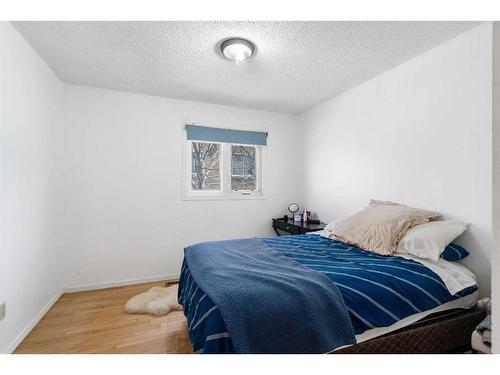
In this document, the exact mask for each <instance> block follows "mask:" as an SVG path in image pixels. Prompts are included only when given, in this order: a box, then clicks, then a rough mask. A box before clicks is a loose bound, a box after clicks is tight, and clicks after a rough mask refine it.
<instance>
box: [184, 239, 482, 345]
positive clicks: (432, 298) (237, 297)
mask: <svg viewBox="0 0 500 375" xmlns="http://www.w3.org/2000/svg"><path fill="white" fill-rule="evenodd" d="M243 244H244V246H247V247H246V248H245V249H243V250H242V251H238V247H240V246H241V243H240V242H237V241H236V242H234V241H233V242H231V241H219V242H210V243H202V244H198V245H196V246H197V247H196V249H191V247H188V248H186V251H185V258H184V262H183V265H182V269H181V276H180V280H179V296H178V298H179V303H181V304H182V305H183V307H184V314H185V316H186V318H187V321H188V334H189V338H190V340H191V343H192V346H193V352H195V353H326V352H333V353H359V352H365V353H366V352H384V348H385V352H423V351H426V350H425V345H424V346H422V345H420V346H418V345H416V344H415V342H416V341H418V340H420V341H421V340H422V338H423V337H429V335H430V334H431V333H432V332H434V334H438V333H441V334H442V333H443V332H444V331H443V330H444V329H447V330H448V331H456V330H457V328H458V330H460V332H464V331H467V330H468V329H469V326H470V330H471V332H472V330H473V325H474V324H475V322H476V321H479V320H480V319H481V317H482V313H481V312H480V311H477V310H474V309H473V307H474V306H475V305H476V301H477V289H478V288H477V285H476V279H475V277H474V275H473V274H472V273H471V272H470V271H468V270H467V269H466V268H465V267H464V266H462V265H460V264H459V263H456V262H447V261H445V260H440V261H438V262H431V261H428V260H422V259H418V258H415V257H412V256H411V255H404V256H392V257H386V256H381V255H378V254H375V253H372V252H368V251H364V250H362V249H359V248H357V247H354V246H352V245H347V244H345V243H343V242H340V241H336V240H334V239H330V238H326V237H323V236H321V235H311V234H309V235H296V236H284V237H272V238H261V239H251V240H250V239H249V240H247V241H246V242H244V243H243ZM254 247H259V248H260V251H261V252H260V253H258V254H257V255H256V257H255V258H252V257H251V255H248V257H247V254H248V253H251V252H252V251H253V250H252V249H253V248H254ZM223 248H224V249H225V251H219V249H223ZM195 250H196V251H195ZM192 253H197V254H199V256H202V257H203V258H202V260H201V262H198V263H199V264H198V265H197V261H195V260H193V257H192V255H190V254H192ZM219 253H222V254H225V255H224V256H225V257H226V258H224V260H223V261H222V262H221V259H216V260H215V261H214V262H215V263H214V264H213V266H212V267H209V266H208V265H207V264H205V263H206V262H208V259H211V258H212V257H213V256H214V255H215V254H217V255H218V254H219ZM235 254H238V255H237V256H236V255H235ZM263 254H264V255H265V256H267V254H272V257H271V258H270V259H267V260H266V262H267V263H274V264H275V266H272V265H270V267H269V268H268V269H267V270H266V271H265V272H264V271H262V272H261V268H260V267H261V265H258V267H255V268H254V270H253V271H251V272H250V273H251V275H250V276H251V277H250V278H249V280H251V281H253V282H255V284H256V285H258V284H259V283H260V282H262V285H264V288H265V293H268V294H270V295H272V294H273V293H274V296H279V295H280V294H281V293H284V294H286V293H287V292H288V290H287V289H286V288H285V289H282V284H279V283H278V284H277V286H274V285H273V282H272V281H269V282H267V281H265V280H268V277H269V280H272V279H273V277H274V278H281V279H282V278H283V277H284V276H283V274H282V273H281V271H280V272H274V269H277V270H278V269H279V266H280V265H281V262H288V263H286V264H287V265H289V266H291V267H296V268H293V269H292V274H293V275H296V276H293V277H294V278H296V280H297V282H296V283H295V284H297V285H295V286H294V287H295V288H296V289H297V290H299V291H300V290H301V289H305V290H306V291H307V293H304V295H303V296H302V297H301V298H303V300H300V301H299V302H297V303H296V304H290V302H287V303H288V305H286V304H283V305H282V306H275V304H276V305H277V304H279V301H276V300H279V299H280V298H276V300H273V301H270V299H268V300H266V299H265V297H262V298H263V300H264V301H266V303H260V300H259V299H258V297H255V294H258V293H252V291H251V289H252V288H253V287H252V285H253V284H252V283H251V282H250V283H247V284H242V285H244V287H242V288H239V289H238V288H235V287H233V285H234V284H238V283H239V280H238V277H239V276H238V275H239V273H238V272H237V271H234V272H233V271H232V270H233V269H234V270H237V268H238V267H237V265H238V264H237V263H235V264H236V266H235V265H234V264H231V262H232V261H234V259H237V262H240V261H241V259H240V258H245V259H244V261H247V262H250V263H248V264H252V265H253V263H255V262H257V263H258V262H259V259H260V257H262V255H263ZM257 257H258V258H257ZM247 258H248V259H247ZM217 262H219V264H221V263H224V264H226V263H228V262H229V263H228V264H229V265H228V266H227V268H224V267H222V266H216V263H217ZM200 264H201V265H200ZM195 265H196V267H195ZM273 267H274V268H273ZM264 268H265V267H264ZM302 272H304V275H305V276H304V277H302ZM214 275H215V276H216V277H218V279H217V278H216V279H213V280H204V279H205V278H206V277H207V276H214ZM245 277H246V275H244V276H243V278H245ZM290 277H292V276H290V275H286V278H287V280H288V281H289V280H290ZM311 277H312V278H314V279H315V283H313V284H314V285H312V287H313V288H312V289H311V287H308V286H302V283H305V281H304V280H305V279H309V278H311ZM214 280H218V281H216V282H215V281H214ZM263 280H264V281H263ZM268 284H269V285H268ZM288 284H290V283H289V282H288V283H287V284H286V287H287V288H288V287H290V285H288ZM318 285H320V286H318ZM325 285H328V286H329V288H331V289H332V290H337V291H338V292H340V293H339V295H337V296H335V295H333V297H332V296H330V295H328V294H325V295H326V297H323V295H321V297H318V296H317V295H315V294H314V293H315V290H314V288H317V289H321V287H323V288H324V287H325ZM292 287H293V286H292ZM214 288H215V289H217V288H218V289H219V291H218V292H219V294H217V293H216V292H214V291H213V289H214ZM256 288H257V286H256ZM273 288H275V289H273ZM308 288H309V289H308ZM259 293H260V291H259ZM325 293H326V292H325ZM252 295H253V296H254V297H253V298H254V299H253V300H251V298H252ZM221 296H222V297H221ZM249 298H250V299H249ZM255 298H257V299H255ZM328 298H335V299H336V301H338V303H339V304H340V305H341V307H340V308H339V307H338V306H337V307H336V310H332V311H333V312H332V313H331V314H330V313H325V311H328V310H321V311H320V313H319V314H317V316H316V317H315V319H318V316H319V317H320V318H325V319H326V317H325V316H327V315H328V317H327V318H328V319H330V320H328V321H326V322H324V324H328V325H330V326H332V325H333V326H335V327H334V329H333V330H332V332H329V334H330V336H328V337H323V336H322V337H320V338H319V339H318V340H324V342H325V344H324V345H322V346H319V345H315V341H314V340H313V341H311V342H307V337H309V336H310V333H311V334H313V333H314V334H315V333H317V332H318V331H321V332H323V331H326V330H328V329H329V327H328V329H325V328H319V327H325V326H321V325H315V322H314V321H313V322H312V323H311V321H309V320H308V316H309V315H311V314H312V315H314V314H315V313H317V311H316V310H317V309H322V308H329V306H326V307H325V306H323V305H327V304H325V303H323V301H324V300H327V299H328ZM307 299H313V301H312V302H311V301H307ZM214 300H215V301H220V305H219V304H218V303H216V302H214ZM245 301H246V302H245ZM249 301H250V302H249ZM329 301H332V300H329ZM309 302H311V306H316V307H315V308H314V311H313V310H311V309H310V306H309V305H307V304H308V303H309ZM328 304H332V303H331V302H329V303H328ZM292 305H298V306H292ZM222 306H224V308H222ZM245 306H246V307H245ZM239 308H242V309H243V310H242V311H237V312H236V313H234V311H232V310H237V309H239ZM245 308H246V309H247V310H246V311H245V310H244V309H245ZM294 308H297V311H298V313H300V312H301V311H307V316H305V315H306V314H302V315H297V314H296V315H294V314H293V313H294V311H290V310H293V309H294ZM257 310H258V311H257ZM342 310H344V311H345V313H346V316H347V319H346V320H342ZM231 314H233V315H231ZM443 314H445V315H443ZM446 314H448V315H446ZM234 315H236V318H235V317H234ZM332 317H333V320H332ZM238 319H239V320H238ZM273 319H274V320H273ZM287 319H289V320H290V321H289V322H286V320H287ZM445 323H446V324H445ZM266 324H268V325H267V326H266ZM271 324H272V325H271ZM277 324H278V325H280V324H283V327H287V328H286V329H285V328H283V329H282V331H281V332H280V333H279V335H277V334H276V332H271V330H270V327H273V328H274V327H275V326H276V325H277ZM240 325H241V326H246V327H247V330H246V332H243V333H242V332H241V331H242V330H241V329H240ZM303 325H305V326H306V327H303ZM248 327H250V328H248ZM346 327H347V328H346ZM350 329H352V338H349V330H350ZM259 330H263V332H262V333H261V332H258V333H259V334H260V336H259V335H257V334H255V332H254V331H259ZM248 331H250V332H248ZM321 332H320V333H318V334H321ZM266 333H268V334H267V335H266ZM271 333H272V334H271ZM242 335H243V336H245V335H248V337H244V338H243V339H242V338H241V336H242ZM252 335H253V336H252ZM335 335H337V336H339V337H341V338H342V339H339V340H337V337H336V336H335ZM412 335H413V336H412ZM466 335H467V333H465V336H466ZM275 336H279V337H278V338H276V337H275ZM408 337H413V341H412V342H408V345H409V346H412V347H413V351H411V350H410V349H408V351H405V350H402V348H403V347H404V345H402V344H401V343H402V342H404V340H405V338H408ZM463 337H464V335H463V334H462V336H460V338H456V337H455V338H453V340H454V342H449V343H445V344H446V345H440V348H443V351H449V350H450V349H452V348H454V346H457V345H458V343H459V342H460V343H462V342H463V340H464V339H463ZM391 339H392V341H391ZM396 339H397V340H399V345H398V348H399V350H395V349H394V350H389V349H388V348H390V347H391V345H390V344H391V342H392V343H394V342H395V341H394V340H396ZM245 340H247V341H249V340H250V341H252V340H254V341H255V340H261V341H265V342H268V341H270V340H271V341H272V340H275V342H276V343H277V344H276V343H275V342H273V343H269V345H267V346H266V345H265V343H264V344H262V345H261V343H257V345H253V344H254V343H253V342H252V343H251V345H243V344H242V342H245ZM328 340H330V341H328ZM381 340H385V341H381ZM450 340H451V339H450ZM407 341H408V340H407ZM441 341H443V340H441ZM445 341H446V340H445ZM311 343H312V344H311ZM363 343H364V344H363ZM245 344H246V343H245ZM252 345H253V346H252ZM376 348H378V349H376ZM427 349H428V351H430V352H434V351H440V350H438V349H437V347H429V346H428V347H427Z"/></svg>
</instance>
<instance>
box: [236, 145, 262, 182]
mask: <svg viewBox="0 0 500 375" xmlns="http://www.w3.org/2000/svg"><path fill="white" fill-rule="evenodd" d="M255 155H256V152H255V146H231V190H233V191H237V190H256V189H257V177H256V159H255Z"/></svg>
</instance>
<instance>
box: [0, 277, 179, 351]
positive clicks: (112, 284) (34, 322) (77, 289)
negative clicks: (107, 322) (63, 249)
mask: <svg viewBox="0 0 500 375" xmlns="http://www.w3.org/2000/svg"><path fill="white" fill-rule="evenodd" d="M178 278H179V274H178V273H176V274H168V275H159V276H150V277H143V278H139V279H128V280H121V281H111V282H106V283H97V284H88V285H81V286H72V287H70V288H65V289H64V290H61V291H60V292H58V293H56V294H55V295H54V297H52V298H51V299H50V301H49V302H48V303H47V304H46V305H45V306H44V307H43V309H42V310H41V311H40V312H39V313H38V314H37V315H36V316H35V317H34V318H33V320H32V321H31V322H30V323H29V324H28V325H27V326H26V328H24V329H23V331H22V332H21V333H20V334H19V336H17V338H16V339H15V340H14V341H13V342H12V344H10V345H9V346H8V347H7V348H6V349H5V351H4V353H5V354H8V353H12V352H14V350H16V348H17V346H18V345H19V344H20V343H21V342H22V341H23V340H24V338H25V337H26V336H28V334H29V333H30V332H31V330H32V329H33V328H35V326H36V325H37V324H38V322H39V321H40V319H42V318H43V316H44V315H45V314H46V313H47V311H49V309H50V308H51V307H52V306H53V305H54V304H55V303H56V302H57V300H58V299H59V298H60V297H61V296H62V295H63V294H64V293H73V292H84V291H87V290H97V289H106V288H113V287H117V286H124V285H133V284H144V283H151V282H155V281H161V280H169V279H178Z"/></svg>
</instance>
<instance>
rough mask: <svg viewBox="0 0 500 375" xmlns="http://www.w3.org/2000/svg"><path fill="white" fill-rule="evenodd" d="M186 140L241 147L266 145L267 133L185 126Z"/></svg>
mask: <svg viewBox="0 0 500 375" xmlns="http://www.w3.org/2000/svg"><path fill="white" fill-rule="evenodd" d="M186 132H187V139H189V140H193V141H212V142H223V143H236V144H243V145H262V146H266V145H267V133H264V132H254V131H247V130H232V129H221V128H209V127H207V126H198V125H186Z"/></svg>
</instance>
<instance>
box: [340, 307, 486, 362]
mask: <svg viewBox="0 0 500 375" xmlns="http://www.w3.org/2000/svg"><path fill="white" fill-rule="evenodd" d="M485 317H486V311H485V310H481V309H478V308H477V307H474V308H472V309H467V310H464V309H455V310H448V311H444V312H441V313H436V314H432V315H429V316H428V317H426V318H424V319H422V320H420V321H418V322H416V323H414V324H412V325H410V326H408V327H404V328H401V329H399V330H397V331H394V332H391V333H388V334H386V335H383V336H379V337H375V338H373V339H371V340H368V341H364V342H362V343H359V344H356V345H353V346H349V347H347V348H343V349H340V350H337V351H335V352H333V353H332V354H437V353H465V352H467V351H469V350H471V346H470V343H471V334H472V332H473V331H474V329H475V328H476V326H477V325H478V324H479V323H480V322H481V320H483V319H484V318H485Z"/></svg>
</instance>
